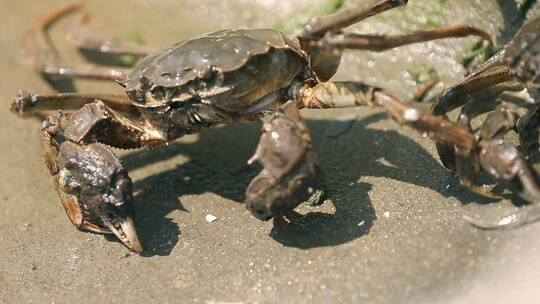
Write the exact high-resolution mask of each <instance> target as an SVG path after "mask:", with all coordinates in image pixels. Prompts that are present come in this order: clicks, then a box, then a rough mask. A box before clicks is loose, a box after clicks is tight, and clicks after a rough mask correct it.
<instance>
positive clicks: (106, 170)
mask: <svg viewBox="0 0 540 304" xmlns="http://www.w3.org/2000/svg"><path fill="white" fill-rule="evenodd" d="M60 120H62V116H60V117H57V118H52V117H50V118H49V119H47V120H46V121H45V122H44V124H43V132H42V139H41V140H42V148H43V151H42V152H43V157H44V159H45V163H46V164H47V167H48V168H49V171H50V173H51V175H53V177H54V183H55V185H56V190H57V191H58V194H59V196H60V200H61V202H62V205H63V207H64V209H65V210H66V213H67V215H68V217H69V219H70V220H71V222H72V223H73V224H74V225H75V226H77V228H79V229H81V230H89V231H92V232H97V233H112V234H114V235H116V236H117V237H118V238H119V239H120V241H122V243H124V245H126V247H128V248H129V249H130V250H132V251H134V252H137V253H140V252H142V251H143V248H142V246H141V243H140V241H139V237H138V236H137V232H136V230H135V225H134V223H133V215H132V214H133V212H132V201H133V197H132V184H131V179H130V178H129V176H128V174H127V171H126V170H125V169H124V167H123V165H122V163H121V162H120V160H119V159H118V158H117V156H116V155H114V153H113V152H112V151H111V150H110V149H109V148H107V147H106V146H104V145H101V144H88V145H81V144H77V143H74V142H71V141H66V139H65V137H63V136H61V135H56V134H58V133H61V130H58V129H59V128H60V123H59V121H60Z"/></svg>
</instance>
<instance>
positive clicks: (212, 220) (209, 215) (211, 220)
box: [204, 214, 217, 223]
mask: <svg viewBox="0 0 540 304" xmlns="http://www.w3.org/2000/svg"><path fill="white" fill-rule="evenodd" d="M204 218H205V219H206V221H207V222H209V223H211V222H214V221H216V220H217V217H216V216H215V215H212V214H207V215H206V216H205V217H204Z"/></svg>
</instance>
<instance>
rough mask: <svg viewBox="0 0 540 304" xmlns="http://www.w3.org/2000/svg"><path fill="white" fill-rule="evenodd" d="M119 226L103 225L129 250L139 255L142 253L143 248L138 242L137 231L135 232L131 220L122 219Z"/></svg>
mask: <svg viewBox="0 0 540 304" xmlns="http://www.w3.org/2000/svg"><path fill="white" fill-rule="evenodd" d="M119 224H120V225H116V227H115V225H114V224H113V223H112V222H110V221H106V222H105V225H107V227H108V228H109V229H110V230H111V232H112V233H114V235H116V236H117V237H118V239H120V241H122V243H124V245H126V247H127V248H129V250H131V251H133V252H136V253H141V252H143V250H144V249H143V247H142V245H141V242H140V241H139V236H138V235H137V231H136V230H135V224H134V223H133V219H132V218H131V217H130V216H128V217H127V218H125V219H122V220H120V221H119Z"/></svg>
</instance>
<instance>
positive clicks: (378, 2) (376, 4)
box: [300, 0, 408, 39]
mask: <svg viewBox="0 0 540 304" xmlns="http://www.w3.org/2000/svg"><path fill="white" fill-rule="evenodd" d="M407 1H408V0H373V1H368V2H363V3H362V4H360V5H358V6H357V7H354V8H349V9H343V10H341V11H339V12H337V13H335V14H333V15H330V16H326V17H322V18H314V19H313V20H312V21H311V22H310V23H309V24H308V25H307V26H306V28H305V31H304V32H303V33H302V34H301V35H300V38H301V39H317V38H316V37H321V36H323V35H324V34H325V33H327V32H332V31H336V30H339V29H342V28H345V27H347V26H349V25H352V24H354V23H357V22H359V21H361V20H364V19H366V18H368V17H371V16H373V15H376V14H379V13H382V12H384V11H387V10H389V9H392V8H395V7H398V6H402V5H406V4H407Z"/></svg>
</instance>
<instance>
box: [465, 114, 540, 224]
mask: <svg viewBox="0 0 540 304" xmlns="http://www.w3.org/2000/svg"><path fill="white" fill-rule="evenodd" d="M509 115H510V114H509V113H508V110H505V109H504V108H502V107H501V108H499V109H498V110H497V111H494V112H492V113H490V115H489V116H488V118H487V119H486V123H484V125H483V126H482V128H481V130H480V134H481V135H480V138H481V139H480V142H479V147H480V149H481V150H480V153H479V155H480V162H481V164H482V168H484V169H485V170H486V171H487V172H488V173H489V174H491V175H492V176H493V177H495V178H496V179H498V180H500V181H502V182H503V183H504V184H506V185H507V186H508V187H509V188H510V189H511V190H512V191H514V192H515V193H517V194H518V195H519V196H520V197H521V198H523V199H525V200H526V201H528V202H529V203H531V205H529V206H526V207H523V208H521V209H520V210H518V211H516V212H513V213H510V214H507V215H505V216H503V217H501V218H499V219H497V220H491V221H490V220H484V219H481V220H477V219H473V218H471V217H468V216H464V218H465V220H467V221H469V222H470V223H471V224H473V225H474V226H477V227H479V228H484V229H500V228H511V227H518V226H521V225H524V224H527V223H531V222H534V221H536V220H538V219H540V180H538V176H537V174H534V171H533V170H534V169H533V168H531V166H530V165H529V164H528V163H527V161H526V159H525V157H524V156H523V155H522V153H521V152H520V151H518V149H517V148H515V147H514V146H512V145H511V144H510V143H508V142H507V141H505V140H503V139H501V138H502V137H503V135H504V134H505V133H506V132H507V131H508V130H510V128H512V127H513V126H514V125H515V119H514V118H513V117H510V116H509ZM482 136H484V137H486V139H483V138H482Z"/></svg>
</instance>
